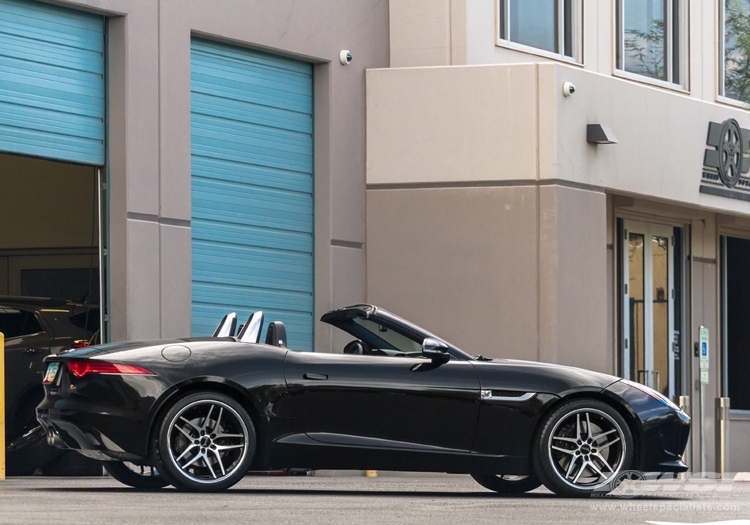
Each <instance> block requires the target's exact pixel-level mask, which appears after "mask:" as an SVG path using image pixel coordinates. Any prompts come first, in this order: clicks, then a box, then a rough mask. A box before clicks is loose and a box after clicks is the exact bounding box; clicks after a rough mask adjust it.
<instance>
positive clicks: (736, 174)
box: [718, 118, 744, 188]
mask: <svg viewBox="0 0 750 525" xmlns="http://www.w3.org/2000/svg"><path fill="white" fill-rule="evenodd" d="M718 150H719V158H720V159H719V177H721V181H722V182H723V183H724V184H726V185H727V186H729V187H730V188H733V187H734V186H735V185H736V184H737V182H738V181H739V180H740V170H741V169H742V156H743V154H744V151H743V148H742V130H741V129H740V125H739V124H738V123H737V121H736V120H734V119H733V118H730V119H728V120H725V121H724V123H723V124H722V126H721V141H720V142H719V148H718Z"/></svg>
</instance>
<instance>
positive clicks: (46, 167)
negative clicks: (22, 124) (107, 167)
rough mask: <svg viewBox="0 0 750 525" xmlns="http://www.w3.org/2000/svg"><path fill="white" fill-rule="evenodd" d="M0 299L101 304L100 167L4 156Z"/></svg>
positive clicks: (0, 202) (0, 204) (0, 173)
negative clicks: (41, 299)
mask: <svg viewBox="0 0 750 525" xmlns="http://www.w3.org/2000/svg"><path fill="white" fill-rule="evenodd" d="M0 167H1V168H0V188H3V191H2V193H0V295H11V296H23V297H51V298H56V299H65V300H69V301H75V302H81V303H92V304H96V305H98V304H99V296H100V293H99V224H98V223H99V210H98V205H99V203H98V191H97V168H95V167H92V166H83V165H76V164H69V163H64V162H55V161H51V160H42V159H35V158H30V157H23V156H18V155H6V154H0Z"/></svg>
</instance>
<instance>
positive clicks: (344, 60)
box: [339, 49, 352, 66]
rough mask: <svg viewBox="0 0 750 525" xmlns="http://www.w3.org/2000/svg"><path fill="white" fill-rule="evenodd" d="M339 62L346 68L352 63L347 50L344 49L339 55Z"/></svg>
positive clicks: (350, 55)
mask: <svg viewBox="0 0 750 525" xmlns="http://www.w3.org/2000/svg"><path fill="white" fill-rule="evenodd" d="M339 61H340V62H341V65H342V66H348V65H349V64H351V63H352V54H351V53H350V52H349V50H348V49H344V50H343V51H342V52H341V53H339Z"/></svg>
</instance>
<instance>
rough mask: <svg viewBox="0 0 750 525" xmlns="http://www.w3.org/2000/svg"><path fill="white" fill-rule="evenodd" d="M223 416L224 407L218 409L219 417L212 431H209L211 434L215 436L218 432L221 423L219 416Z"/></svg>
mask: <svg viewBox="0 0 750 525" xmlns="http://www.w3.org/2000/svg"><path fill="white" fill-rule="evenodd" d="M223 414H224V407H219V417H217V418H216V423H215V424H214V429H213V430H212V431H211V432H212V433H214V434H216V431H217V430H219V423H220V422H221V416H222V415H223Z"/></svg>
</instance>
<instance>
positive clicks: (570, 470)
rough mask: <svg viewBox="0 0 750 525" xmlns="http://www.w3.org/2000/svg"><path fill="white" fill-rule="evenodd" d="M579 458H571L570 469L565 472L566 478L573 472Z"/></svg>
mask: <svg viewBox="0 0 750 525" xmlns="http://www.w3.org/2000/svg"><path fill="white" fill-rule="evenodd" d="M577 459H578V458H577V457H573V459H571V460H570V463H568V471H567V472H566V473H565V478H569V477H570V475H571V474H572V473H573V467H574V466H575V464H576V460H577Z"/></svg>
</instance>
